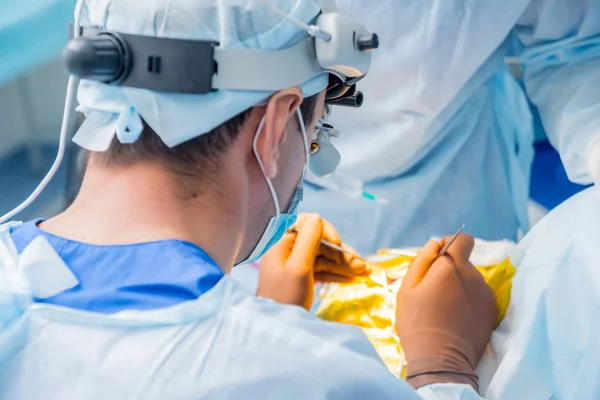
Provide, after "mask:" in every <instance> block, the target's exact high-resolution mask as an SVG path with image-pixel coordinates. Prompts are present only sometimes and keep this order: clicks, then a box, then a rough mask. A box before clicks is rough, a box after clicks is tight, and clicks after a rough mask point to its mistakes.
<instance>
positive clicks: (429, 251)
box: [402, 240, 441, 288]
mask: <svg viewBox="0 0 600 400" xmlns="http://www.w3.org/2000/svg"><path fill="white" fill-rule="evenodd" d="M440 250H441V246H440V244H439V243H438V242H436V241H435V240H430V241H429V242H427V244H426V245H425V247H424V248H423V250H421V251H420V252H419V254H417V256H416V257H415V259H414V260H413V262H412V263H411V264H410V267H408V272H407V273H406V276H405V277H404V280H403V282H402V286H405V285H406V287H408V288H413V287H415V286H417V285H418V284H419V283H420V282H421V281H422V280H423V278H425V275H427V272H428V271H429V268H430V267H431V265H432V264H433V262H434V261H435V259H436V258H437V255H438V253H439V252H440Z"/></svg>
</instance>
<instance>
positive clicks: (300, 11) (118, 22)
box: [73, 0, 329, 266]
mask: <svg viewBox="0 0 600 400" xmlns="http://www.w3.org/2000/svg"><path fill="white" fill-rule="evenodd" d="M84 3H85V6H86V7H84V15H83V19H82V20H81V23H82V25H84V26H93V27H99V28H101V29H105V30H112V31H115V32H119V33H123V34H134V35H141V36H149V37H168V38H173V39H189V40H210V41H214V42H218V43H219V48H220V49H239V48H243V49H261V50H269V51H277V50H281V49H287V48H290V47H293V46H295V45H296V44H298V43H301V42H303V41H304V40H305V39H306V38H307V37H308V36H309V34H308V32H307V31H306V30H305V29H304V28H302V27H301V25H299V24H298V21H300V22H301V23H305V24H307V23H310V22H311V21H314V20H315V18H317V16H318V15H319V14H320V12H321V0H272V1H270V2H268V4H267V3H266V2H263V1H253V0H244V1H239V0H173V1H169V2H165V1H163V0H148V1H144V2H139V1H136V0H120V1H115V0H108V1H103V2H93V1H88V0H85V1H84ZM269 5H270V6H269ZM273 6H275V9H276V10H277V11H274V9H273ZM132 15H133V16H135V17H134V18H132ZM255 78H256V79H258V78H257V77H253V76H248V77H247V79H255ZM260 79H265V77H264V75H263V77H262V78H260ZM307 79H308V80H307V81H306V82H298V83H297V85H298V86H297V87H296V86H293V87H289V88H286V89H283V90H275V91H272V90H268V91H265V90H230V89H220V90H214V91H212V92H209V93H206V94H201V95H193V94H182V93H170V92H160V91H150V90H144V89H137V88H132V87H128V86H111V85H104V84H101V83H98V82H93V81H87V80H82V82H81V84H80V86H79V92H78V101H79V110H80V111H82V112H83V113H84V114H85V115H86V120H85V122H84V123H83V125H82V126H81V128H80V129H79V131H78V133H77V135H76V136H75V138H74V139H73V140H74V141H75V142H76V143H77V144H79V145H80V146H82V147H83V148H85V149H86V150H89V151H90V152H92V155H91V156H90V157H88V159H89V162H88V171H87V172H88V173H86V175H87V177H88V182H90V179H89V175H90V174H89V172H91V170H93V169H94V168H95V170H96V171H100V170H104V171H110V173H109V174H108V176H109V177H111V178H112V177H113V176H115V177H116V176H125V175H127V174H129V175H127V176H132V175H133V174H134V173H138V175H139V176H140V177H142V176H143V178H140V179H139V181H140V182H143V183H144V184H146V183H147V182H148V181H152V182H155V186H161V187H164V190H163V192H162V195H163V196H167V195H173V196H174V199H173V200H165V199H163V201H166V202H171V203H173V202H177V204H178V206H177V208H178V210H179V211H180V212H179V215H178V216H176V217H175V218H178V219H179V220H180V221H179V222H181V221H183V222H182V223H184V224H188V225H190V227H189V229H188V231H190V232H192V233H190V236H194V237H197V236H199V235H203V234H207V232H217V231H225V232H227V235H225V236H227V240H221V241H220V242H219V243H218V244H217V245H215V246H217V247H218V246H220V247H225V248H226V250H228V251H231V253H232V254H231V257H230V259H228V260H227V262H219V261H221V260H218V262H219V264H220V265H221V266H224V265H225V264H235V263H239V262H242V261H252V260H254V259H256V258H257V257H258V256H260V255H261V254H262V253H263V252H264V250H266V248H268V247H269V246H270V245H272V244H273V242H274V241H275V240H276V239H277V238H278V237H279V235H280V234H281V233H282V232H281V230H282V229H285V228H286V227H287V226H288V225H289V224H290V223H291V222H293V217H290V215H291V214H293V211H294V210H293V207H290V203H291V201H292V199H298V198H299V197H300V196H299V195H300V194H301V193H300V192H301V190H298V189H299V188H298V184H299V182H300V180H301V178H302V174H303V171H304V169H305V167H306V164H307V159H306V153H307V144H308V143H310V140H311V137H310V136H311V134H312V132H313V129H314V126H315V123H316V121H317V120H318V119H319V118H320V117H321V116H322V114H323V112H324V97H325V96H324V93H323V91H324V89H325V88H326V87H327V85H328V81H329V79H328V76H327V74H316V75H315V76H312V77H307ZM267 86H268V85H267ZM118 171H120V172H118ZM125 171H126V172H127V174H125ZM100 172H102V171H100ZM100 172H99V173H100ZM105 173H106V172H105ZM158 182H161V183H160V184H159V183H158ZM141 185H142V183H140V186H141ZM84 186H85V179H84ZM149 193H150V192H149ZM152 193H153V192H152ZM136 201H137V202H138V204H142V203H143V204H145V205H148V204H150V199H149V198H148V196H146V197H145V199H144V200H140V199H137V200H136ZM171 208H173V207H171ZM165 209H166V207H165ZM206 210H212V211H211V213H209V215H207V216H206V217H205V218H200V215H201V214H202V213H204V212H206ZM154 212H156V211H154ZM149 213H150V211H149V212H147V213H146V214H145V215H148V214H149ZM170 218H171V219H173V218H174V217H170ZM202 221H204V222H202ZM169 223H170V222H169ZM170 224H171V223H170ZM173 224H174V223H173ZM173 224H172V225H173ZM202 224H205V226H204V225H202ZM199 225H201V226H199ZM202 230H204V232H201V231H202ZM215 235H216V233H215ZM155 236H159V237H161V236H160V235H155ZM209 239H211V238H209ZM196 242H197V243H198V242H199V241H196ZM215 246H213V247H215ZM201 247H202V246H201ZM222 252H223V251H221V253H222ZM209 255H211V256H212V255H213V254H210V252H209Z"/></svg>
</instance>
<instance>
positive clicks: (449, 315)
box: [396, 235, 498, 390]
mask: <svg viewBox="0 0 600 400" xmlns="http://www.w3.org/2000/svg"><path fill="white" fill-rule="evenodd" d="M473 246H474V241H473V238H472V237H470V236H467V235H460V236H459V237H458V238H457V239H456V241H455V242H454V243H453V244H452V245H451V246H450V248H449V249H448V252H447V254H446V255H444V256H442V257H440V258H439V259H437V260H436V257H437V254H438V252H439V251H440V249H441V247H442V244H440V243H437V242H435V241H430V242H429V243H427V245H426V246H425V248H424V249H423V250H422V251H421V252H420V253H419V254H418V256H417V257H416V258H415V260H414V261H413V263H412V265H411V266H410V267H409V270H408V273H407V274H406V277H405V278H404V281H403V283H402V287H401V288H400V290H399V292H398V307H397V315H396V330H397V332H398V336H399V338H400V343H401V345H402V348H403V349H404V353H405V356H406V361H407V366H406V367H407V375H406V376H407V382H408V383H409V384H410V385H412V386H413V387H414V388H419V387H421V386H425V385H429V384H433V383H464V384H469V385H472V386H473V387H474V388H475V390H477V389H478V377H477V374H476V373H475V368H476V367H477V364H478V363H479V361H480V359H481V357H482V356H483V353H484V351H485V348H486V346H487V343H488V342H489V339H490V336H491V333H492V331H493V330H494V326H495V324H496V318H497V315H498V310H497V308H496V304H495V302H494V295H493V293H492V290H491V289H490V288H489V287H488V286H487V285H486V283H485V281H484V280H483V276H482V275H481V274H480V273H479V272H477V270H476V269H475V267H474V266H473V264H471V263H470V262H469V256H470V255H471V252H472V251H473Z"/></svg>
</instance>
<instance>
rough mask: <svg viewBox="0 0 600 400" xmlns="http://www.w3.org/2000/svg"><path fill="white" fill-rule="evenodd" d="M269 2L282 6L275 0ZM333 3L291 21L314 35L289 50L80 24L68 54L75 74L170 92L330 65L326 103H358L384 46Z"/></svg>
mask: <svg viewBox="0 0 600 400" xmlns="http://www.w3.org/2000/svg"><path fill="white" fill-rule="evenodd" d="M264 3H265V5H267V6H268V7H269V8H271V9H272V10H274V11H276V12H280V11H279V10H277V9H276V8H275V7H274V6H273V5H272V4H271V3H270V2H269V1H265V2H264ZM328 4H329V7H328V9H327V10H326V9H325V7H324V10H323V11H322V13H321V14H320V15H319V16H318V17H317V19H316V21H315V23H314V24H313V25H307V24H304V23H303V22H300V21H295V20H294V21H293V22H294V23H296V24H301V25H305V29H306V30H307V32H308V33H309V34H310V36H309V37H308V38H306V39H305V40H303V41H301V42H300V43H298V44H296V45H295V46H292V47H290V48H287V49H283V50H277V51H270V50H256V49H232V48H221V47H219V43H218V42H215V41H206V40H183V39H170V38H159V37H150V36H142V35H131V34H125V33H120V32H113V31H108V30H103V29H100V28H94V27H76V29H78V30H79V31H78V33H79V35H78V37H77V38H74V39H72V40H71V41H70V42H69V43H68V44H67V47H66V48H65V50H64V51H63V58H64V61H65V63H66V66H67V69H68V70H69V72H70V73H71V75H74V76H76V77H79V78H82V79H87V80H92V81H97V82H101V83H104V84H108V85H117V86H128V87H135V88H143V89H149V90H153V91H159V92H168V93H187V94H207V93H209V92H211V91H214V90H219V89H229V90H252V91H277V90H283V89H286V88H289V87H293V86H299V85H301V84H302V83H304V82H307V81H309V80H310V79H311V78H313V77H314V76H316V75H318V74H321V73H329V74H330V83H329V86H328V88H327V96H326V101H327V103H328V104H331V105H341V106H350V107H360V106H361V104H362V101H363V95H362V93H361V92H359V91H358V90H357V89H356V84H357V82H359V81H360V80H361V79H362V78H363V77H364V76H365V75H366V73H367V71H368V69H369V66H370V63H371V53H370V50H374V49H376V48H377V47H378V46H379V40H378V37H377V35H376V34H373V33H369V32H368V31H367V29H366V28H365V27H364V26H363V25H362V24H360V23H358V22H356V21H353V20H351V19H349V18H347V17H345V16H344V15H342V14H340V13H338V12H337V10H335V9H333V7H332V6H331V4H335V3H334V2H329V3H328ZM326 11H328V12H326ZM284 16H285V17H286V18H288V19H289V16H287V15H286V14H284Z"/></svg>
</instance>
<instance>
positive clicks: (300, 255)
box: [286, 214, 323, 270]
mask: <svg viewBox="0 0 600 400" xmlns="http://www.w3.org/2000/svg"><path fill="white" fill-rule="evenodd" d="M322 236H323V222H322V220H321V217H319V216H318V215H317V214H308V215H307V216H306V218H305V219H304V221H303V222H302V227H301V229H300V230H298V233H297V234H296V240H295V242H294V247H293V248H292V250H291V253H290V256H289V258H288V260H287V263H286V264H288V265H290V266H291V267H292V268H299V269H303V270H304V269H307V268H312V267H313V265H314V262H315V258H316V257H317V253H318V251H319V247H320V246H321V237H322Z"/></svg>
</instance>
